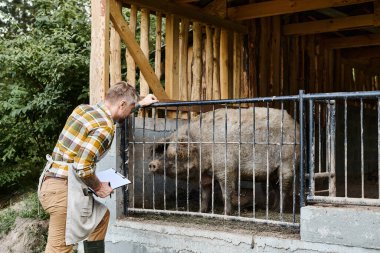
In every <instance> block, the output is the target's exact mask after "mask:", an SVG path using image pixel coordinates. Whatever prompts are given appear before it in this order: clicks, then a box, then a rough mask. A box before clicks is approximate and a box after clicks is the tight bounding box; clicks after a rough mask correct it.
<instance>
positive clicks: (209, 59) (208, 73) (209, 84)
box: [205, 26, 213, 99]
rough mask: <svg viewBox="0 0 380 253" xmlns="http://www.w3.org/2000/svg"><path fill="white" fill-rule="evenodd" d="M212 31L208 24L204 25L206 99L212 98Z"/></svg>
mask: <svg viewBox="0 0 380 253" xmlns="http://www.w3.org/2000/svg"><path fill="white" fill-rule="evenodd" d="M212 38H213V32H212V28H211V27H210V26H206V46H205V47H206V48H205V50H206V99H212V76H213V75H212V68H213V59H212V54H213V45H212Z"/></svg>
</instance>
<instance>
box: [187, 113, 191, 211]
mask: <svg viewBox="0 0 380 253" xmlns="http://www.w3.org/2000/svg"><path fill="white" fill-rule="evenodd" d="M190 110H191V107H190V106H189V107H188V111H187V174H186V210H187V211H189V195H190V192H189V191H190V189H189V183H190V180H189V179H190V118H191V113H190Z"/></svg>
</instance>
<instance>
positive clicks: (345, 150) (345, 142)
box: [344, 98, 347, 198]
mask: <svg viewBox="0 0 380 253" xmlns="http://www.w3.org/2000/svg"><path fill="white" fill-rule="evenodd" d="M344 196H345V197H346V198H347V98H345V99H344Z"/></svg>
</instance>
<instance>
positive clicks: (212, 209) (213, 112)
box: [211, 105, 215, 213]
mask: <svg viewBox="0 0 380 253" xmlns="http://www.w3.org/2000/svg"><path fill="white" fill-rule="evenodd" d="M214 152H215V105H212V164H211V166H212V182H211V188H212V198H211V213H214V204H215V185H214V182H215V164H214V163H215V160H214V158H215V153H214Z"/></svg>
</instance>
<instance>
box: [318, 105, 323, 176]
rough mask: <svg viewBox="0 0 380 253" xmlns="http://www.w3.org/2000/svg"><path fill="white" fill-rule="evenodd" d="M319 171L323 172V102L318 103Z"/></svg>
mask: <svg viewBox="0 0 380 253" xmlns="http://www.w3.org/2000/svg"><path fill="white" fill-rule="evenodd" d="M318 172H319V173H321V172H322V134H321V104H318Z"/></svg>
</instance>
